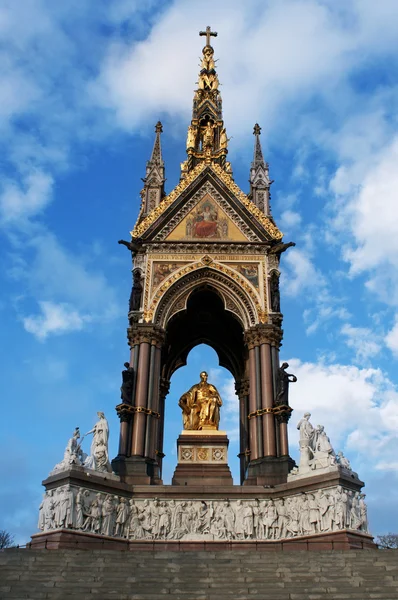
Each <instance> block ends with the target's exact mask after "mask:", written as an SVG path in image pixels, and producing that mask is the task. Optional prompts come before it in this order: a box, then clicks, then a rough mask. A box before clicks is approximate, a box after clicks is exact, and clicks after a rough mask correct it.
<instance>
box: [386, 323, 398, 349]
mask: <svg viewBox="0 0 398 600" xmlns="http://www.w3.org/2000/svg"><path fill="white" fill-rule="evenodd" d="M385 341H386V346H387V348H389V349H390V350H391V352H392V353H393V354H395V355H397V356H398V317H396V318H395V324H394V326H393V328H392V329H391V331H389V332H388V333H387V335H386V340H385Z"/></svg>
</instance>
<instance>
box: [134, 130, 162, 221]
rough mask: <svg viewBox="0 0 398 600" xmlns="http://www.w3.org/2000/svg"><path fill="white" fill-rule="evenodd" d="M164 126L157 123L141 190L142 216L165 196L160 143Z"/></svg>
mask: <svg viewBox="0 0 398 600" xmlns="http://www.w3.org/2000/svg"><path fill="white" fill-rule="evenodd" d="M162 131H163V127H162V124H161V122H160V121H158V122H157V123H156V125H155V133H156V136H155V142H154V144H153V150H152V154H151V158H150V160H148V162H147V163H146V173H145V178H144V179H143V182H144V187H143V189H142V190H141V198H142V203H141V212H140V218H142V217H144V216H145V215H147V214H148V213H149V212H150V211H151V210H152V209H153V208H155V207H156V206H158V205H159V203H160V202H161V200H162V198H163V197H164V196H165V191H164V182H165V177H164V161H163V158H162V146H161V144H160V134H161V133H162Z"/></svg>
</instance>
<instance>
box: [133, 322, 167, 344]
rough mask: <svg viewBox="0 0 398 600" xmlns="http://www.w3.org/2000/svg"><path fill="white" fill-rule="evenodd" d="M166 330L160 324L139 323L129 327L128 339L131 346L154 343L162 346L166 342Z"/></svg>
mask: <svg viewBox="0 0 398 600" xmlns="http://www.w3.org/2000/svg"><path fill="white" fill-rule="evenodd" d="M164 338H165V331H164V329H162V327H159V326H158V325H147V324H141V323H137V324H134V325H133V326H132V327H129V328H128V329H127V339H128V343H129V346H130V348H132V347H133V346H135V345H136V344H143V343H147V344H152V345H153V346H156V347H157V348H161V347H162V346H163V343H164Z"/></svg>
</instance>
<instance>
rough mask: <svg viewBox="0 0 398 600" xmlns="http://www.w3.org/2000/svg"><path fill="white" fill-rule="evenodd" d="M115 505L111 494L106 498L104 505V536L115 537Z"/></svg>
mask: <svg viewBox="0 0 398 600" xmlns="http://www.w3.org/2000/svg"><path fill="white" fill-rule="evenodd" d="M114 514H115V504H114V501H113V498H112V496H111V495H110V494H108V495H107V496H106V497H105V500H104V503H103V505H102V529H101V531H102V533H103V534H104V535H113V530H114V525H115V523H114Z"/></svg>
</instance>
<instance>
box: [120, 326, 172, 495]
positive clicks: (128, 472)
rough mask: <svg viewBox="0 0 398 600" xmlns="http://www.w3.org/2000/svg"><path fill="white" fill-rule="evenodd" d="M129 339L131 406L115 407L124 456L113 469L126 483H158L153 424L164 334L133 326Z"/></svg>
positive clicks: (158, 330)
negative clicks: (132, 383)
mask: <svg viewBox="0 0 398 600" xmlns="http://www.w3.org/2000/svg"><path fill="white" fill-rule="evenodd" d="M128 339H129V344H130V347H131V349H132V351H131V361H133V364H132V366H133V369H134V375H135V377H134V385H133V393H132V402H131V405H126V404H122V405H118V406H117V407H116V410H117V412H118V414H119V416H120V419H121V434H120V436H121V439H120V451H121V452H123V454H120V452H119V456H118V457H117V458H116V459H115V460H114V461H112V466H113V468H114V470H115V472H116V473H118V474H119V475H120V476H121V477H122V479H123V480H125V481H126V482H128V483H132V484H135V483H136V484H151V483H159V477H158V468H157V462H156V457H155V437H154V436H155V435H156V433H155V425H154V423H153V422H154V421H155V420H156V421H158V420H159V411H158V397H159V363H160V360H159V358H158V353H159V352H160V348H161V345H162V343H163V339H164V331H163V330H162V329H161V328H159V327H156V326H153V325H146V324H139V323H134V324H132V327H131V328H130V329H129V330H128ZM130 364H131V363H130ZM126 446H127V449H126Z"/></svg>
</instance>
